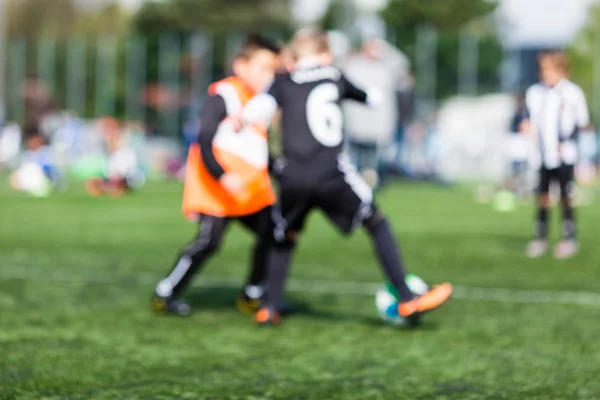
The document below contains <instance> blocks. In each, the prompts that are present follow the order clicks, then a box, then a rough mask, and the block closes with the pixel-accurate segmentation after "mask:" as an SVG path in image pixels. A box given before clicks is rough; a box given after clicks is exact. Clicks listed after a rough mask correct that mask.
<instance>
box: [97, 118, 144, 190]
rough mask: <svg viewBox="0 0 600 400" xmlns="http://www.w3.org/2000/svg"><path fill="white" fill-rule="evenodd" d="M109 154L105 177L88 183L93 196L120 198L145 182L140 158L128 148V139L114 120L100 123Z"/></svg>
mask: <svg viewBox="0 0 600 400" xmlns="http://www.w3.org/2000/svg"><path fill="white" fill-rule="evenodd" d="M98 126H99V128H100V130H101V132H102V136H103V138H104V140H105V144H106V147H107V151H108V154H109V158H108V165H107V168H106V171H105V173H104V176H102V177H97V178H91V179H88V180H87V181H86V189H87V191H88V193H90V194H91V195H93V196H100V195H103V194H108V195H110V196H113V197H120V196H122V195H124V194H125V193H127V192H129V191H131V190H132V189H133V188H135V187H137V186H138V185H139V184H141V183H142V182H143V173H142V171H141V168H140V162H139V158H138V156H137V154H136V152H135V150H134V149H132V148H131V147H129V146H127V142H126V137H125V136H124V135H123V132H122V131H121V127H120V126H119V123H118V122H117V121H116V120H115V119H114V118H104V119H101V120H100V121H98Z"/></svg>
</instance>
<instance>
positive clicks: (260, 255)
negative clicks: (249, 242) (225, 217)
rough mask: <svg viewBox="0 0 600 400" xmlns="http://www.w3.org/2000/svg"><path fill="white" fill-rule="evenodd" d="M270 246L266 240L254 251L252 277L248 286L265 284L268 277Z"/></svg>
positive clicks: (251, 268)
mask: <svg viewBox="0 0 600 400" xmlns="http://www.w3.org/2000/svg"><path fill="white" fill-rule="evenodd" d="M268 251H269V244H268V242H267V241H266V240H259V242H258V243H256V246H254V249H253V251H252V261H251V262H252V264H251V265H250V275H249V276H248V280H247V281H246V285H252V286H258V285H262V284H264V283H265V279H266V277H267V255H268Z"/></svg>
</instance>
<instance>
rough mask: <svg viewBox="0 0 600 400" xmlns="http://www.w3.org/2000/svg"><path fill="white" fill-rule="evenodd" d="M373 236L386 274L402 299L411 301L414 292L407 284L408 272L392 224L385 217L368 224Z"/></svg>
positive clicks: (378, 256)
mask: <svg viewBox="0 0 600 400" xmlns="http://www.w3.org/2000/svg"><path fill="white" fill-rule="evenodd" d="M366 228H367V230H368V231H369V233H370V234H371V237H372V238H373V242H374V244H375V251H376V253H377V258H379V262H380V264H381V266H382V267H383V270H384V272H385V275H386V276H387V278H388V279H389V280H390V282H392V285H394V288H396V290H397V291H398V294H399V295H400V300H401V301H410V300H411V299H412V298H413V297H414V294H413V293H412V292H411V290H410V289H409V288H408V286H407V285H406V280H405V278H406V272H405V270H404V266H403V263H402V258H401V256H400V248H399V246H398V245H397V244H396V240H395V239H394V236H393V235H392V231H391V229H390V226H389V224H388V222H387V220H386V219H385V218H383V219H381V220H380V221H378V222H376V223H375V224H374V225H373V226H366Z"/></svg>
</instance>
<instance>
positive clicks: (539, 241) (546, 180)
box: [525, 167, 554, 258]
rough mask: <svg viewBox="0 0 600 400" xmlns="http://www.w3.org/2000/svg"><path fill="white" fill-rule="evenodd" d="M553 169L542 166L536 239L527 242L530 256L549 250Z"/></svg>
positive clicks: (535, 227) (537, 255)
mask: <svg viewBox="0 0 600 400" xmlns="http://www.w3.org/2000/svg"><path fill="white" fill-rule="evenodd" d="M553 171H554V170H549V169H547V168H544V167H542V168H541V169H540V179H539V187H538V208H537V210H536V218H535V226H534V239H533V240H531V241H530V242H529V243H528V244H527V249H526V252H525V253H526V255H527V257H529V258H537V257H541V256H543V255H544V254H546V252H547V251H548V225H549V219H550V218H549V217H550V181H551V180H552V179H553Z"/></svg>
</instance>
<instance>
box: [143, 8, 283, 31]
mask: <svg viewBox="0 0 600 400" xmlns="http://www.w3.org/2000/svg"><path fill="white" fill-rule="evenodd" d="M290 23H291V14H290V9H289V4H288V2H287V1H281V0H256V1H247V0H219V1H215V0H165V1H162V2H148V3H145V5H144V6H143V7H142V8H141V10H140V11H139V12H138V14H137V16H136V18H135V28H136V30H137V31H138V32H139V33H141V34H144V35H157V34H159V33H164V32H165V31H169V32H172V33H178V32H179V33H190V32H193V31H197V30H204V31H209V32H213V33H222V32H225V31H228V30H232V29H233V30H239V31H247V30H262V29H263V28H265V27H285V26H288V25H289V24H290Z"/></svg>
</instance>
